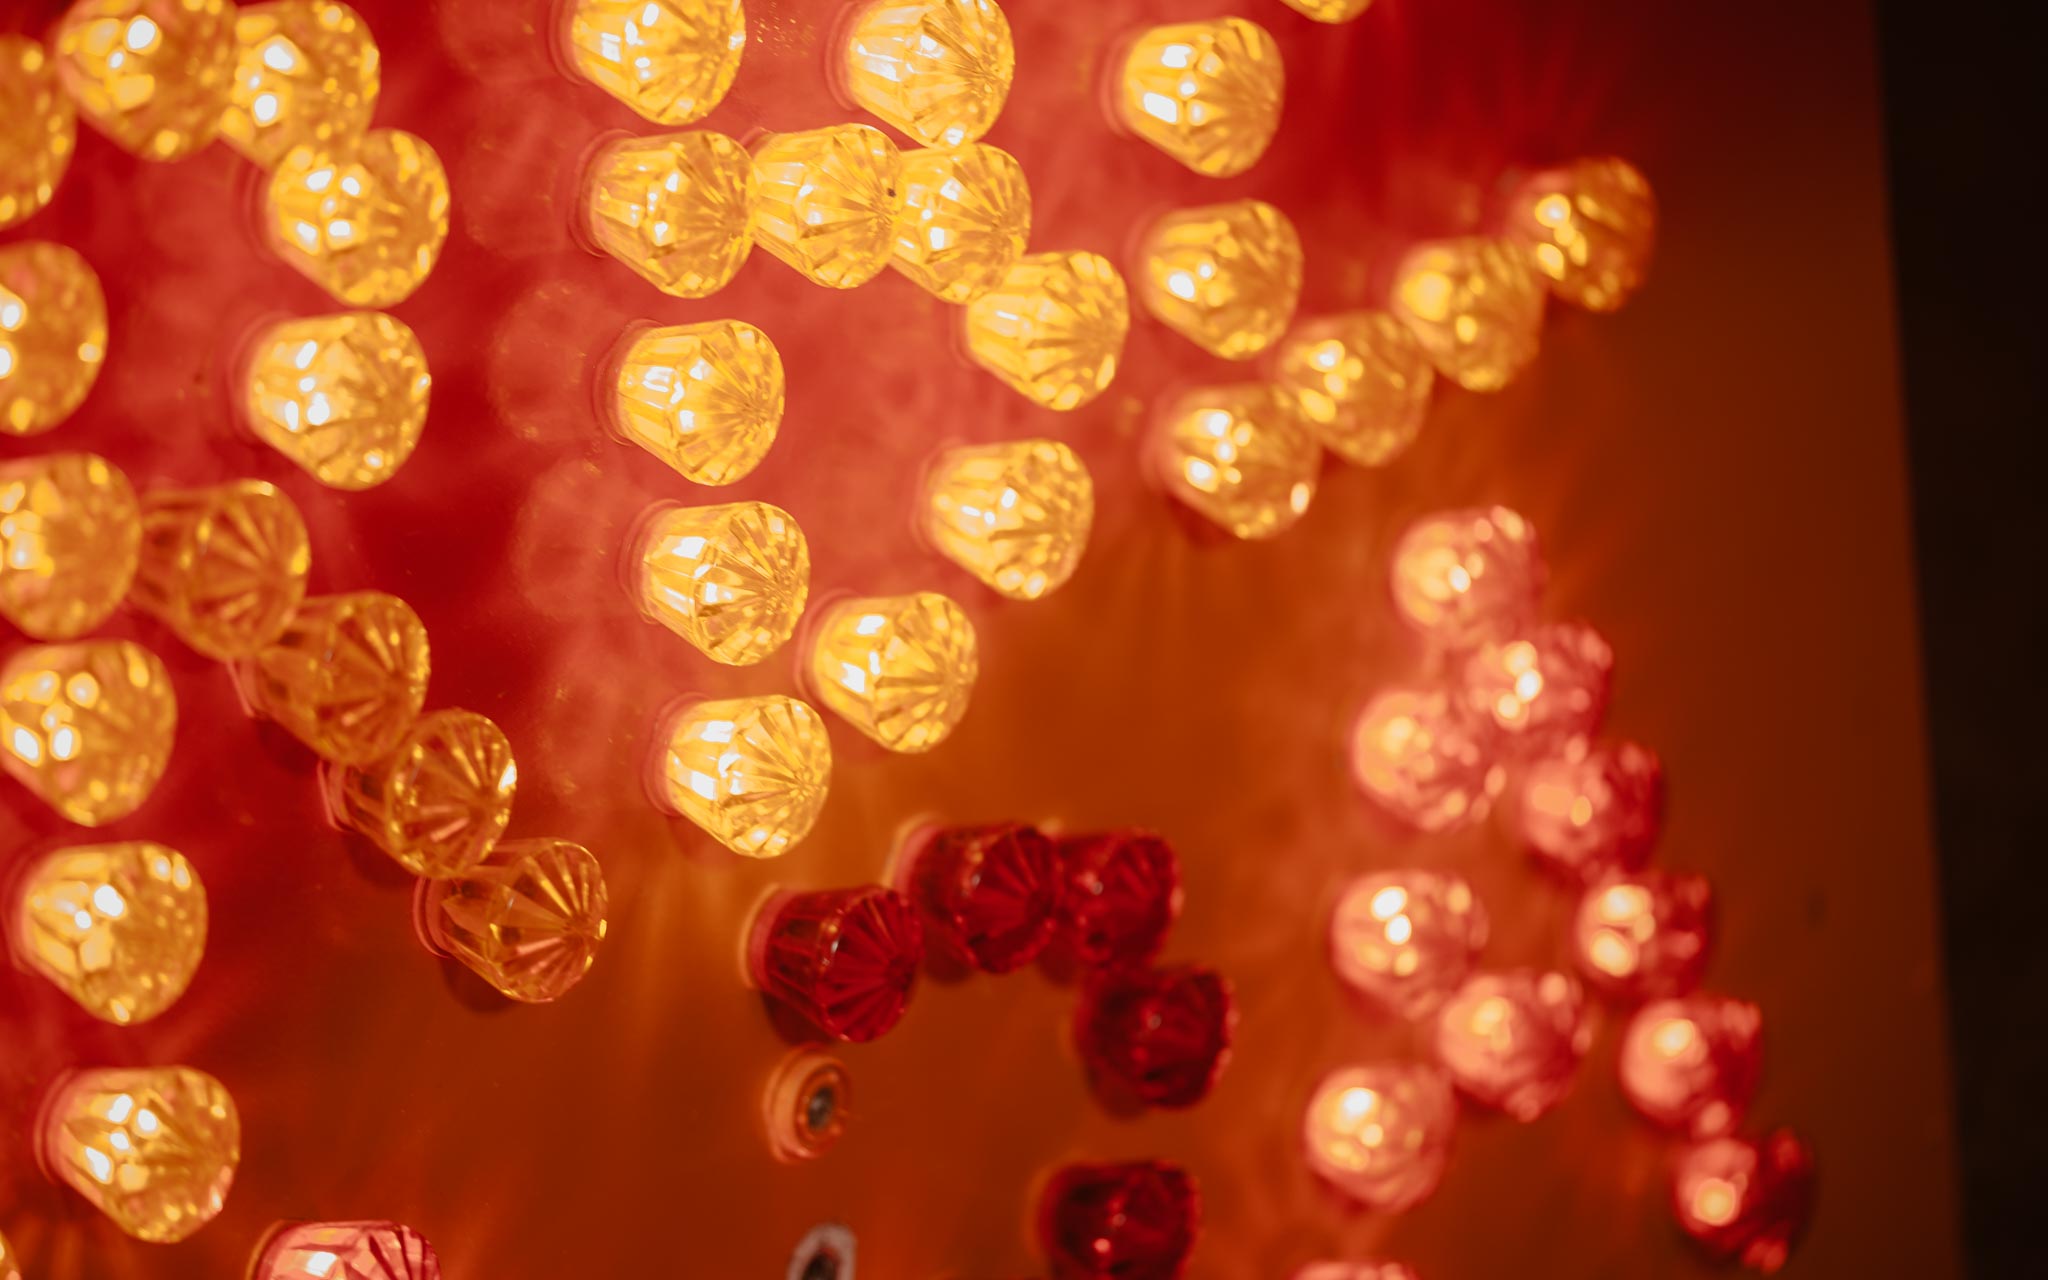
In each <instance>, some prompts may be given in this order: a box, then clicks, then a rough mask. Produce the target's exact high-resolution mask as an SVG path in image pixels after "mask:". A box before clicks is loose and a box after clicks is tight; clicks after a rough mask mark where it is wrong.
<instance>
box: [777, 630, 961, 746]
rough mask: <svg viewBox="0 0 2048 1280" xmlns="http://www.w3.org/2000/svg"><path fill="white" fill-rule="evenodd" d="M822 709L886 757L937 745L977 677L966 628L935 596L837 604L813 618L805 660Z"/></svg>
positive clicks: (958, 714) (953, 722) (956, 721)
mask: <svg viewBox="0 0 2048 1280" xmlns="http://www.w3.org/2000/svg"><path fill="white" fill-rule="evenodd" d="M807 661H808V667H809V674H810V679H811V683H812V685H813V687H814V688H816V690H817V693H818V697H819V698H820V699H821V700H822V701H823V702H824V703H825V705H826V706H828V707H830V708H832V710H834V711H836V712H838V713H839V714H840V715H841V716H842V717H844V718H845V719H846V721H847V723H849V724H851V725H852V726H853V727H854V728H856V729H858V730H860V731H861V732H862V733H864V734H866V735H867V736H869V737H870V738H873V739H874V740H875V741H876V742H879V743H881V744H882V745H883V746H885V747H887V748H888V749H889V750H891V751H904V752H919V751H929V750H931V749H932V748H933V747H936V746H938V745H939V744H940V743H941V742H944V741H945V740H946V738H947V736H948V735H950V734H951V733H952V732H953V728H954V726H955V725H957V724H959V723H960V717H962V716H964V715H966V714H967V701H968V698H969V697H970V696H971V695H972V694H973V693H974V682H975V679H976V677H977V676H979V675H980V673H981V654H980V650H979V649H978V648H977V647H976V644H975V637H974V624H973V623H971V622H969V621H968V620H967V614H966V612H965V611H964V610H962V609H961V608H960V606H959V605H957V604H955V603H954V602H953V601H952V600H951V599H949V598H948V597H946V596H942V595H940V594H938V593H937V592H935V591H920V592H917V593H916V594H914V595H907V596H872V597H865V598H856V599H851V600H840V601H838V602H836V603H834V604H832V605H830V606H829V607H827V608H826V610H825V613H824V616H823V617H821V618H820V619H819V620H818V624H817V631H816V633H815V635H814V637H813V639H812V641H811V651H810V654H809V655H808V659H807Z"/></svg>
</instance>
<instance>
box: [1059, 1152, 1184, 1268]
mask: <svg viewBox="0 0 2048 1280" xmlns="http://www.w3.org/2000/svg"><path fill="white" fill-rule="evenodd" d="M1201 1227H1202V1201H1201V1196H1200V1194H1199V1193H1198V1192H1197V1190H1196V1188H1195V1180H1194V1179H1193V1178H1192V1177H1190V1176H1189V1175H1188V1173H1187V1171H1186V1170H1184V1169H1182V1168H1181V1167H1180V1166H1179V1165H1173V1164H1167V1163H1166V1162H1164V1161H1160V1160H1145V1161H1136V1162H1133V1163H1130V1164H1070V1165H1067V1166H1065V1167H1063V1168H1061V1169H1059V1170H1057V1171H1056V1172H1054V1174H1053V1175H1052V1177H1051V1179H1049V1180H1048V1181H1047V1182H1046V1184H1045V1190H1044V1191H1043V1192H1042V1193H1041V1194H1040V1198H1039V1202H1038V1242H1039V1247H1040V1248H1041V1249H1042V1250H1043V1251H1044V1254H1045V1260H1046V1263H1047V1265H1048V1266H1049V1268H1050V1269H1051V1271H1052V1275H1053V1280H1138V1278H1139V1277H1143V1278H1144V1280H1178V1277H1179V1276H1180V1275H1181V1273H1182V1272H1183V1271H1184V1270H1185V1269H1186V1267H1187V1261H1188V1255H1189V1254H1190V1253H1192V1252H1194V1248H1195V1237H1196V1235H1197V1234H1198V1233H1199V1232H1200V1231H1201Z"/></svg>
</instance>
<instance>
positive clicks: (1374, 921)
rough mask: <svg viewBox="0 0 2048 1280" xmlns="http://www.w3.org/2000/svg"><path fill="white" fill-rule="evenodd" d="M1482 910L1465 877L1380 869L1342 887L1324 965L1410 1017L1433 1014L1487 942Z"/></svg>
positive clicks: (1398, 1013)
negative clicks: (1328, 956) (1327, 955)
mask: <svg viewBox="0 0 2048 1280" xmlns="http://www.w3.org/2000/svg"><path fill="white" fill-rule="evenodd" d="M1487 931H1488V922H1487V916H1486V907H1485V905H1484V904H1483V903H1481V902H1480V901H1479V897H1478V895H1477V894H1475V893H1473V892H1472V886H1471V885H1470V884H1468V883H1467V882H1466V881H1465V879H1464V877H1462V876H1456V875H1451V874H1449V873H1447V872H1440V871H1382V872H1377V873H1375V874H1373V875H1368V876H1360V877H1359V878H1358V879H1356V880H1353V881H1352V882H1351V883H1350V884H1349V885H1348V886H1346V887H1345V889H1344V893H1343V895H1342V896H1341V897H1339V898H1338V899H1337V907H1336V910H1335V911H1334V912H1332V914H1331V916H1330V965H1331V967H1332V968H1333V969H1335V970H1336V972H1337V977H1338V978H1339V979H1341V980H1342V981H1343V982H1344V984H1345V985H1346V986H1349V987H1350V988H1351V989H1352V990H1354V991H1357V992H1358V993H1359V994H1361V995H1363V996H1366V997H1367V998H1369V999H1371V1000H1373V1001H1375V1002H1377V1003H1378V1004H1380V1005H1381V1006H1382V1007H1384V1008H1386V1009H1387V1010H1388V1011H1390V1012H1392V1013H1394V1014H1396V1015H1398V1016H1400V1017H1403V1018H1409V1019H1415V1018H1421V1017H1424V1016H1426V1015H1428V1014H1430V1013H1433V1012H1435V1011H1436V1009H1437V1007H1438V1006H1439V1005H1441V1004H1442V1003H1443V1002H1444V1000H1445V999H1446V998H1447V997H1448V996H1449V995H1450V994H1451V992H1453V991H1455V990H1457V988H1458V985H1459V984H1460V983H1462V982H1463V981H1464V980H1465V975H1466V974H1467V973H1468V972H1470V970H1471V968H1472V962H1473V961H1474V960H1476V959H1478V957H1479V952H1480V949H1481V948H1482V947H1484V946H1485V945H1486V935H1487Z"/></svg>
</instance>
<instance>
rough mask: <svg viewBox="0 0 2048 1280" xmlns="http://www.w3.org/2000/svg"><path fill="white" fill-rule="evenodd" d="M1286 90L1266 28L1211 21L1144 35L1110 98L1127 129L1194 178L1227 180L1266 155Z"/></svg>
mask: <svg viewBox="0 0 2048 1280" xmlns="http://www.w3.org/2000/svg"><path fill="white" fill-rule="evenodd" d="M1285 88H1286V71H1285V68H1284V67H1283V66H1282V65H1281V61H1280V46H1279V45H1277V44H1275V43H1273V37H1272V36H1271V35H1270V34H1268V33H1267V31H1266V29H1265V28H1264V27H1262V26H1260V25H1259V24H1258V23H1256V22H1248V21H1246V20H1245V19H1243V18H1216V19H1214V20H1212V21H1208V22H1187V23H1177V24H1171V25H1168V26H1161V27H1153V28H1151V29H1150V30H1148V31H1144V32H1141V33H1140V34H1139V35H1138V37H1137V38H1136V39H1135V40H1133V41H1132V42H1131V44H1130V46H1129V48H1128V51H1127V52H1126V53H1125V54H1124V61H1123V66H1122V75H1121V78H1120V82H1119V83H1118V85H1117V87H1116V91H1115V94H1114V99H1115V102H1116V108H1117V114H1118V116H1119V118H1120V119H1121V120H1122V121H1123V125H1124V127H1125V128H1126V129H1129V130H1130V131H1131V132H1132V133H1135V134H1137V135H1138V136H1139V137H1141V138H1143V139H1144V140H1145V141H1147V142H1149V143H1151V144H1152V145H1153V146H1155V147H1157V148H1159V149H1160V150H1161V151H1164V152H1165V153H1166V154H1167V155H1170V156H1172V157H1173V158H1174V159H1176V160H1178V161H1180V162H1181V163H1182V164H1184V165H1186V166H1187V167H1188V168H1190V169H1192V170H1194V171H1195V172H1196V173H1199V174H1203V175H1206V176H1208V177H1211V178H1228V177H1232V176H1234V175H1236V174H1240V173H1243V172H1244V171H1245V170H1246V169H1249V168H1251V167H1252V166H1253V165H1254V164H1257V163H1258V160H1259V157H1260V156H1263V155H1265V154H1266V147H1267V146H1268V145H1269V144H1271V142H1272V141H1273V134H1274V131H1275V130H1277V129H1278V128H1279V127H1280V98H1281V94H1282V93H1283V92H1284V90H1285Z"/></svg>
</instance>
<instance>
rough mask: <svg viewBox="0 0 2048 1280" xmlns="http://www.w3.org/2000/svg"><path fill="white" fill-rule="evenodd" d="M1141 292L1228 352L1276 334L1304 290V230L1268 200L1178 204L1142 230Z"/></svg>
mask: <svg viewBox="0 0 2048 1280" xmlns="http://www.w3.org/2000/svg"><path fill="white" fill-rule="evenodd" d="M1138 252H1139V253H1140V254H1141V255H1142V256H1143V258H1144V261H1145V270H1144V272H1143V273H1142V274H1141V275H1140V277H1139V280H1138V299H1139V301H1141V302H1143V303H1144V304H1145V309H1146V310H1147V311H1150V312H1151V313H1152V314H1153V315H1154V316H1156V317H1157V318H1158V319H1159V320H1160V321H1161V322H1163V323H1164V324H1166V325H1167V326H1168V327H1169V328H1171V329H1173V330H1175V331H1176V332H1178V333H1179V334H1180V335H1181V336H1182V337H1184V338H1186V339H1187V340H1188V341H1190V342H1192V343H1194V344H1195V345H1196V346H1198V347H1200V348H1202V349H1203V350H1204V351H1208V352H1211V353H1212V354H1215V355H1219V356H1222V357H1223V358H1224V359H1226V360H1249V359H1251V358H1252V357H1253V356H1255V355H1257V354H1258V353H1259V352H1261V351H1264V350H1265V349H1266V348H1267V347H1270V346H1272V345H1273V343H1274V342H1276V341H1278V340H1279V337H1280V335H1281V334H1282V333H1284V332H1286V330H1287V323H1288V321H1290V320H1292V319H1293V318H1294V305H1295V303H1296V302H1297V301H1299V300H1300V298H1301V269H1302V259H1301V237H1300V236H1298V235H1296V234H1295V231H1294V223H1293V222H1291V221H1289V220H1288V217H1287V215H1286V214H1284V213H1282V212H1280V211H1279V210H1278V209H1276V208H1274V207H1273V206H1272V205H1270V204H1267V203H1266V202H1265V201H1263V200H1236V201H1233V202H1231V203H1229V204H1212V205H1204V206H1202V207H1200V208H1195V209H1177V210H1175V211H1174V212H1172V213H1168V214H1165V215H1164V216H1162V217H1160V218H1159V219H1158V220H1157V221H1155V222H1154V223H1153V224H1152V225H1151V227H1150V228H1148V229H1147V230H1146V232H1145V238H1144V240H1143V241H1142V242H1141V244H1140V246H1139V250H1138Z"/></svg>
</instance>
